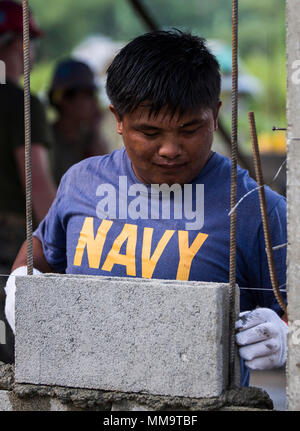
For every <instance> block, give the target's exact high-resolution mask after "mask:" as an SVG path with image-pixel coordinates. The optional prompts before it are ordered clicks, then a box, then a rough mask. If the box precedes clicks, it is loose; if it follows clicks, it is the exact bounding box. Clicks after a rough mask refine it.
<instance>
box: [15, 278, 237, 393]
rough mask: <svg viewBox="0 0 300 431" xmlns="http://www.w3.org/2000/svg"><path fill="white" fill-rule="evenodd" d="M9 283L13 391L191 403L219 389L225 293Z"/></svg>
mask: <svg viewBox="0 0 300 431" xmlns="http://www.w3.org/2000/svg"><path fill="white" fill-rule="evenodd" d="M16 284H17V295H16V368H15V378H16V382H18V383H31V384H37V385H59V386H65V387H75V388H90V389H102V390H110V391H122V392H141V393H150V394H154V395H155V394H157V395H170V396H184V397H196V398H201V397H214V396H218V395H220V394H221V393H222V391H223V390H224V388H225V385H226V380H227V367H228V366H227V364H228V347H227V341H228V299H229V298H228V296H229V295H228V285H227V284H218V283H203V282H201V283H200V282H188V281H187V282H180V281H168V280H147V279H137V278H132V279H131V278H117V277H113V278H111V277H87V276H69V275H63V276H58V275H43V276H31V277H25V276H24V277H17V278H16ZM237 295H238V289H237ZM237 304H239V299H238V297H237ZM238 379H239V376H237V380H238Z"/></svg>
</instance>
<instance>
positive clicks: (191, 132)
mask: <svg viewBox="0 0 300 431" xmlns="http://www.w3.org/2000/svg"><path fill="white" fill-rule="evenodd" d="M199 129H200V127H197V128H196V129H193V130H182V133H184V134H185V135H192V134H193V133H196V132H197V131H198V130H199Z"/></svg>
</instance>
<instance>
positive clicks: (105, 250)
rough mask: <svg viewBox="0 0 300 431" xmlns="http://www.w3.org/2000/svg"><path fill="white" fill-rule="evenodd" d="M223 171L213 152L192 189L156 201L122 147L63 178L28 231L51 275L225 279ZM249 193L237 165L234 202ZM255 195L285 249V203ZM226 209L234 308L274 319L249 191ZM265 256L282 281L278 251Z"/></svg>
mask: <svg viewBox="0 0 300 431" xmlns="http://www.w3.org/2000/svg"><path fill="white" fill-rule="evenodd" d="M230 172H231V162H230V160H229V159H228V158H227V157H223V156H221V155H220V154H218V153H214V154H213V156H212V157H211V158H210V159H209V161H208V162H207V163H206V165H205V166H204V167H203V169H202V170H201V171H200V173H199V175H198V176H197V177H196V178H195V179H194V181H193V182H192V183H190V184H189V185H184V186H179V185H177V186H176V187H175V188H173V189H172V190H173V192H168V191H167V192H166V194H164V195H163V194H162V193H159V189H158V188H157V187H158V185H156V186H155V185H152V186H151V185H145V184H142V183H141V182H140V181H139V180H138V179H137V178H136V176H135V174H134V172H133V170H132V166H131V162H130V160H129V158H128V155H127V153H126V150H125V149H124V148H123V149H121V150H116V151H114V152H113V153H111V154H109V155H105V156H99V157H91V158H89V159H86V160H84V161H82V162H80V163H78V164H76V165H74V166H72V167H71V168H70V169H69V170H68V171H67V173H66V174H65V175H64V177H63V178H62V180H61V183H60V186H59V189H58V192H57V196H56V199H55V201H54V202H53V204H52V206H51V208H50V210H49V212H48V214H47V216H46V217H45V219H44V220H43V221H42V222H41V223H40V225H39V227H38V229H37V230H36V231H35V233H34V235H35V236H36V237H38V238H39V239H40V241H41V242H42V245H43V250H44V254H45V257H46V260H47V262H48V263H49V265H50V266H51V267H52V268H53V269H54V271H56V272H61V273H64V272H66V273H68V274H89V275H104V276H122V277H123V276H127V277H143V278H157V279H179V280H199V281H212V282H226V283H227V282H228V281H229V233H230V217H229V215H228V214H229V211H230ZM167 187H168V186H167ZM256 187H257V183H256V182H255V181H254V180H253V179H251V178H250V177H249V174H248V172H247V171H246V170H243V169H241V168H240V167H239V168H238V176H237V195H238V197H237V198H238V199H240V198H241V197H242V196H244V195H245V194H246V193H247V192H249V191H250V190H252V189H254V188H256ZM166 190H167V189H166ZM169 191H170V189H169ZM265 193H266V201H267V207H268V213H269V222H270V229H271V238H272V244H273V246H276V245H280V244H283V243H286V241H287V239H286V237H287V235H286V200H285V198H284V197H283V196H281V195H279V194H277V193H276V192H274V191H272V190H271V189H270V188H269V187H265ZM236 211H237V265H236V278H237V284H238V285H239V287H240V288H242V289H241V292H240V298H241V303H240V309H241V311H245V310H251V309H254V308H255V307H256V306H261V307H269V308H272V309H274V310H275V311H276V312H278V313H279V314H281V312H280V307H279V305H278V304H277V301H276V299H275V297H274V294H273V291H272V288H271V281H270V276H269V270H268V263H267V255H266V252H265V241H264V235H263V228H262V221H261V213H260V207H259V196H258V191H257V190H256V191H254V192H253V193H251V194H249V195H248V196H247V197H246V198H245V199H244V200H243V201H242V202H241V203H240V205H239V206H238V207H237V210H236ZM105 214H108V217H107V216H106V215H105ZM274 257H275V264H276V270H277V276H278V281H279V285H283V284H284V283H285V276H286V249H285V248H280V249H278V250H276V251H274ZM250 288H251V289H250Z"/></svg>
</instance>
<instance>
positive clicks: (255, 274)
mask: <svg viewBox="0 0 300 431" xmlns="http://www.w3.org/2000/svg"><path fill="white" fill-rule="evenodd" d="M269 226H270V235H271V240H272V247H273V248H274V247H275V246H279V245H282V247H281V248H278V249H276V250H273V256H274V263H275V268H276V276H277V281H278V286H279V288H280V290H281V294H282V296H283V298H284V300H285V302H286V292H285V290H286V246H284V244H286V242H287V229H286V200H285V198H283V197H282V198H280V199H279V201H278V202H277V203H276V205H275V206H274V208H273V209H272V210H271V211H270V213H269ZM252 253H253V255H252V264H253V266H252V277H251V278H252V279H251V288H253V290H252V289H251V290H248V291H245V292H243V295H242V297H243V301H242V302H241V304H242V306H241V311H245V309H252V308H255V307H256V306H259V307H267V308H271V309H273V310H274V311H276V313H278V314H279V315H280V316H281V315H282V314H283V311H282V309H281V307H280V305H279V304H278V302H277V299H276V297H275V294H274V292H273V289H272V283H271V278H270V271H269V266H268V259H267V252H266V245H265V239H264V231H263V226H262V223H261V225H260V227H259V231H258V238H257V247H255V248H254V249H253V250H252ZM256 254H257V255H256ZM246 298H247V300H246Z"/></svg>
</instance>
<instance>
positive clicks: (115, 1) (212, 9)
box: [30, 0, 286, 130]
mask: <svg viewBox="0 0 300 431" xmlns="http://www.w3.org/2000/svg"><path fill="white" fill-rule="evenodd" d="M141 2H142V3H143V4H144V5H145V7H146V8H147V9H148V11H149V13H150V14H151V15H152V17H153V18H154V19H155V21H156V22H157V23H158V25H159V26H160V27H161V28H170V27H177V28H180V29H186V30H191V31H193V32H195V33H196V34H199V35H201V36H204V37H206V38H212V39H220V40H222V41H224V42H226V43H228V44H229V45H230V44H231V4H232V2H231V1H230V0H209V1H200V0H186V1H182V0H141ZM30 6H31V8H32V9H33V11H34V13H35V16H36V18H37V20H38V22H39V23H40V25H41V27H42V28H43V30H44V31H45V33H46V36H45V38H44V40H43V41H41V46H40V53H39V56H40V60H39V61H40V63H41V64H40V65H39V66H38V68H37V69H35V72H34V73H33V77H32V85H33V87H34V89H35V90H40V89H41V88H43V87H45V81H48V82H49V77H50V75H51V70H52V67H53V64H54V61H56V60H57V59H58V58H60V57H62V56H65V55H68V54H69V53H70V52H71V50H72V49H73V48H74V47H75V46H76V44H78V43H79V42H81V41H82V40H83V39H84V38H85V37H87V36H89V35H91V34H95V33H101V34H104V35H107V36H110V37H111V38H113V39H114V40H118V41H120V40H123V41H126V40H129V39H131V38H133V37H135V36H136V35H138V34H140V33H142V32H144V31H145V30H147V29H146V28H145V27H144V24H143V23H142V21H141V20H140V19H139V17H138V16H137V15H136V12H135V11H134V10H133V9H132V7H131V5H130V3H129V2H128V1H127V0H84V1H83V2H82V1H79V0H51V1H50V2H48V3H47V2H43V1H41V0H30ZM239 49H240V52H239V53H240V56H241V58H242V60H243V63H244V65H245V66H246V68H247V71H248V72H249V73H251V74H253V75H254V76H257V77H258V78H259V79H260V80H261V82H262V84H263V86H264V94H263V95H262V96H261V97H260V98H257V99H256V100H249V101H248V102H247V106H246V108H247V109H248V108H249V110H254V111H255V112H258V114H259V115H257V121H258V126H259V130H270V128H271V127H272V126H273V125H285V93H286V89H285V2H284V1H283V0H241V1H240V4H239ZM242 115H243V117H245V118H242V119H241V126H242V127H243V128H246V127H248V126H247V112H243V113H242ZM227 122H229V124H230V119H227Z"/></svg>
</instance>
